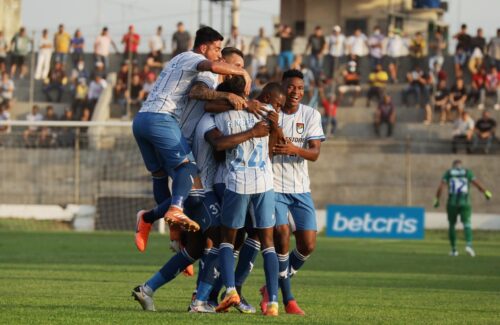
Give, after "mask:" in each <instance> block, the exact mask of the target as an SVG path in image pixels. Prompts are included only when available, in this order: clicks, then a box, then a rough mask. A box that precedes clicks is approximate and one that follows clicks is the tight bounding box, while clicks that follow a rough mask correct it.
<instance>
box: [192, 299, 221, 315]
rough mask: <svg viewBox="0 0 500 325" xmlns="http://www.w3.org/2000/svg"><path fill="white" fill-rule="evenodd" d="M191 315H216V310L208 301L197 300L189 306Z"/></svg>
mask: <svg viewBox="0 0 500 325" xmlns="http://www.w3.org/2000/svg"><path fill="white" fill-rule="evenodd" d="M189 312H190V313H215V308H214V307H213V306H211V305H210V304H208V302H206V301H200V300H195V301H193V302H191V304H190V305H189Z"/></svg>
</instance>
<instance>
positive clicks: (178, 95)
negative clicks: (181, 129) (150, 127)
mask: <svg viewBox="0 0 500 325" xmlns="http://www.w3.org/2000/svg"><path fill="white" fill-rule="evenodd" d="M205 60H206V58H205V57H204V56H203V55H201V54H198V53H195V52H193V51H188V52H184V53H181V54H179V55H177V56H175V57H174V58H173V59H172V60H171V61H170V62H169V63H168V64H167V65H166V66H165V68H163V70H162V72H161V73H160V75H159V77H158V80H157V81H156V82H155V84H154V86H153V89H152V90H151V92H150V93H149V95H148V98H147V99H146V101H145V102H144V104H143V105H142V107H141V110H140V111H139V112H141V113H142V112H149V113H163V114H170V115H172V116H173V117H174V118H175V119H176V120H177V121H179V119H180V117H181V114H182V111H183V110H184V109H185V108H186V105H187V103H188V100H189V98H188V93H189V90H190V89H191V86H192V84H193V82H194V80H195V79H196V77H197V76H198V74H199V73H200V72H199V71H198V69H197V68H198V64H200V63H201V62H202V61H205Z"/></svg>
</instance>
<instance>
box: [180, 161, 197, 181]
mask: <svg viewBox="0 0 500 325" xmlns="http://www.w3.org/2000/svg"><path fill="white" fill-rule="evenodd" d="M181 168H187V170H188V172H189V174H190V175H191V176H192V177H193V178H194V177H196V176H197V175H198V167H197V166H196V164H195V163H193V162H192V161H189V160H186V161H185V162H183V163H181V164H180V165H179V166H177V167H176V168H175V170H176V171H178V170H179V169H181Z"/></svg>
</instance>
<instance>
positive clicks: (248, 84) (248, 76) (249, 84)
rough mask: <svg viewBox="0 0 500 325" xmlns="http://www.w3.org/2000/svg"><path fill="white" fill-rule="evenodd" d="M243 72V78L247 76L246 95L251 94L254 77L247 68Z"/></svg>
mask: <svg viewBox="0 0 500 325" xmlns="http://www.w3.org/2000/svg"><path fill="white" fill-rule="evenodd" d="M243 71H245V72H244V73H243V78H245V95H247V96H248V95H250V90H251V89H252V78H251V77H250V75H249V74H248V71H247V70H243Z"/></svg>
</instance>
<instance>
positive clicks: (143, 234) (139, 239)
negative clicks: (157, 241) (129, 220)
mask: <svg viewBox="0 0 500 325" xmlns="http://www.w3.org/2000/svg"><path fill="white" fill-rule="evenodd" d="M146 212H147V211H146V210H141V211H139V212H137V224H136V226H135V246H136V247H137V249H138V250H139V252H144V251H145V250H146V246H147V245H148V238H149V233H150V232H151V228H152V227H153V224H151V223H147V222H145V221H144V218H143V216H144V213H146Z"/></svg>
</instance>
